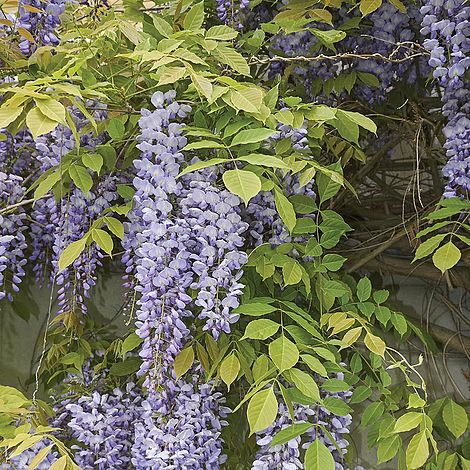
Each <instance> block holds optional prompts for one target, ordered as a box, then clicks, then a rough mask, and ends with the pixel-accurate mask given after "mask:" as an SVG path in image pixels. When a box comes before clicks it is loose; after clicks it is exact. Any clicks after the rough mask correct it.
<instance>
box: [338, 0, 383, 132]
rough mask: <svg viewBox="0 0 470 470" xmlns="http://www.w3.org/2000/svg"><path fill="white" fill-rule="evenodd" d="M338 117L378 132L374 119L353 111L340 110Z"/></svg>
mask: <svg viewBox="0 0 470 470" xmlns="http://www.w3.org/2000/svg"><path fill="white" fill-rule="evenodd" d="M372 1H374V0H372ZM338 115H340V116H341V115H345V116H347V117H348V118H349V119H350V120H351V121H353V122H355V123H356V124H357V125H359V126H361V127H362V128H364V129H367V130H368V131H370V132H373V133H374V134H375V133H376V132H377V126H376V125H375V122H374V121H372V119H369V118H368V117H366V116H364V115H363V114H360V113H355V112H353V111H344V110H342V109H338V110H337V115H336V117H338Z"/></svg>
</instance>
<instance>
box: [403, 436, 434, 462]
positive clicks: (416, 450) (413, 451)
mask: <svg viewBox="0 0 470 470" xmlns="http://www.w3.org/2000/svg"><path fill="white" fill-rule="evenodd" d="M428 457H429V446H428V440H427V438H426V433H425V431H421V432H419V433H418V434H415V435H414V436H413V437H412V438H411V441H410V443H409V444H408V447H407V449H406V465H407V468H409V469H411V470H414V469H415V468H420V467H422V466H423V465H424V464H425V463H426V460H428Z"/></svg>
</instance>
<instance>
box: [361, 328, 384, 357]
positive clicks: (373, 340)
mask: <svg viewBox="0 0 470 470" xmlns="http://www.w3.org/2000/svg"><path fill="white" fill-rule="evenodd" d="M364 344H365V345H366V347H367V349H369V351H372V352H373V353H375V354H378V355H379V356H382V357H383V356H384V354H385V343H384V342H383V340H382V339H381V338H379V337H378V336H375V335H373V334H372V333H367V334H366V337H365V338H364Z"/></svg>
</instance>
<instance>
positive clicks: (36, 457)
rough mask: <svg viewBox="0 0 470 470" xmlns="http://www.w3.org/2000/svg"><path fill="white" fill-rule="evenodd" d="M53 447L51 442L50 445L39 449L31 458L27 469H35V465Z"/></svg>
mask: <svg viewBox="0 0 470 470" xmlns="http://www.w3.org/2000/svg"><path fill="white" fill-rule="evenodd" d="M53 447H54V444H51V445H50V446H47V447H44V448H43V449H41V450H40V451H39V452H38V453H37V454H36V455H35V456H34V458H33V459H32V460H31V462H30V464H29V465H28V470H35V469H36V468H37V466H38V465H39V464H40V463H41V462H42V461H43V460H44V459H45V458H46V457H47V455H48V454H49V452H50V451H51V449H52V448H53Z"/></svg>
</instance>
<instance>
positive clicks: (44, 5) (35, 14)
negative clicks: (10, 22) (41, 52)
mask: <svg viewBox="0 0 470 470" xmlns="http://www.w3.org/2000/svg"><path fill="white" fill-rule="evenodd" d="M66 4H67V0H48V1H47V2H43V1H41V0H20V2H19V5H18V6H19V17H18V22H17V30H18V31H19V32H20V34H21V29H20V28H22V29H24V30H26V31H28V32H29V33H30V34H31V36H32V37H33V38H34V42H31V41H30V40H29V38H27V37H25V35H24V34H23V35H22V36H23V37H22V39H21V41H20V43H19V47H20V50H21V52H22V53H23V54H24V55H26V56H29V55H31V54H32V53H33V52H34V51H35V50H36V49H37V48H38V47H40V46H57V45H58V44H59V38H58V37H57V31H56V30H57V28H58V26H59V25H60V15H62V13H63V12H64V11H65V7H66Z"/></svg>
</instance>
